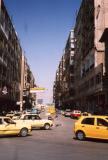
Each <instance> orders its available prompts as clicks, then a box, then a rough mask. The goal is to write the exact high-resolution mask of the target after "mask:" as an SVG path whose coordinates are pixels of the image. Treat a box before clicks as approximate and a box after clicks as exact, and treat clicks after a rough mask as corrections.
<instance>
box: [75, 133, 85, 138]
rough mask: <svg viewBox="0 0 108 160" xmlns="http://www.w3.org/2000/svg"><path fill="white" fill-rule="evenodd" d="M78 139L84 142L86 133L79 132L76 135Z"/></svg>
mask: <svg viewBox="0 0 108 160" xmlns="http://www.w3.org/2000/svg"><path fill="white" fill-rule="evenodd" d="M76 138H77V139H79V140H84V139H85V134H84V132H82V131H78V132H77V133H76Z"/></svg>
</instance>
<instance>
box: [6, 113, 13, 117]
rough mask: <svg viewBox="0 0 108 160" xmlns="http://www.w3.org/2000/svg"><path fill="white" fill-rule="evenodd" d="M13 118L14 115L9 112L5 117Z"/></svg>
mask: <svg viewBox="0 0 108 160" xmlns="http://www.w3.org/2000/svg"><path fill="white" fill-rule="evenodd" d="M13 116H14V113H11V112H9V113H7V114H6V117H10V118H12V117H13Z"/></svg>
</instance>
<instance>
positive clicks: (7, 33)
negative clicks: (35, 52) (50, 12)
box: [0, 0, 22, 110]
mask: <svg viewBox="0 0 108 160" xmlns="http://www.w3.org/2000/svg"><path fill="white" fill-rule="evenodd" d="M21 55H22V49H21V46H20V43H19V39H18V36H17V33H16V31H15V28H14V26H13V24H12V21H11V19H10V17H9V15H8V12H7V10H6V8H5V5H4V3H3V0H0V110H12V109H13V107H15V106H16V105H15V104H16V101H17V100H18V99H19V96H20V82H21Z"/></svg>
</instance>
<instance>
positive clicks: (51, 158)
mask: <svg viewBox="0 0 108 160" xmlns="http://www.w3.org/2000/svg"><path fill="white" fill-rule="evenodd" d="M74 121H75V120H72V119H70V118H65V117H63V116H61V115H59V117H58V118H56V119H55V125H54V126H53V128H52V129H51V130H33V131H32V135H30V136H27V137H25V138H22V137H17V136H16V137H1V138H0V144H1V145H0V160H67V159H68V160H72V159H73V160H79V159H83V160H91V159H95V160H102V159H103V160H107V159H108V141H100V140H91V139H89V140H85V141H78V140H76V139H74V138H73V137H74V134H73V130H72V128H73V124H74Z"/></svg>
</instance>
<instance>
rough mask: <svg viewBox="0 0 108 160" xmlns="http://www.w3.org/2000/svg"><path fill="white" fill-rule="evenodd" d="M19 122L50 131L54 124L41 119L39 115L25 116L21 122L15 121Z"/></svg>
mask: <svg viewBox="0 0 108 160" xmlns="http://www.w3.org/2000/svg"><path fill="white" fill-rule="evenodd" d="M17 121H23V122H25V123H29V124H30V125H31V127H32V128H44V129H47V130H48V129H50V128H51V127H52V126H53V122H52V121H51V120H48V119H41V118H40V116H39V115H37V114H24V115H22V116H21V117H20V119H19V120H15V122H17Z"/></svg>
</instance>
